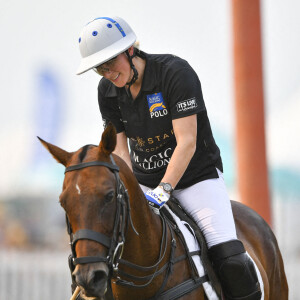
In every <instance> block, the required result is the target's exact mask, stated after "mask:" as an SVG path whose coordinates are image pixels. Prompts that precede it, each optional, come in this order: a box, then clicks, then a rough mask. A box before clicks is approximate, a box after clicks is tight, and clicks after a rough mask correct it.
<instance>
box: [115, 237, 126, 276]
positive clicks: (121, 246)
mask: <svg viewBox="0 0 300 300" xmlns="http://www.w3.org/2000/svg"><path fill="white" fill-rule="evenodd" d="M118 251H120V255H118V257H117V253H118ZM123 251H124V242H123V241H122V242H119V243H118V245H117V247H116V249H115V251H114V254H113V257H112V267H113V269H114V271H115V272H116V271H118V266H119V259H120V258H121V257H122V254H123ZM115 260H117V261H115Z"/></svg>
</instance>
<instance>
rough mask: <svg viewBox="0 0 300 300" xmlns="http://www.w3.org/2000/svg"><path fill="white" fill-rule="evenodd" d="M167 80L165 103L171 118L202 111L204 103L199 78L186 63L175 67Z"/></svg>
mask: <svg viewBox="0 0 300 300" xmlns="http://www.w3.org/2000/svg"><path fill="white" fill-rule="evenodd" d="M166 81H167V87H168V90H167V103H168V106H169V110H170V112H171V115H172V119H179V118H183V117H187V116H190V115H193V114H197V113H199V112H201V111H204V110H205V109H206V108H205V104H204V100H203V95H202V89H201V84H200V80H199V78H198V76H197V74H196V72H195V71H194V70H193V69H192V68H191V67H190V66H189V65H188V66H187V67H181V68H177V70H173V71H172V72H171V73H170V71H169V79H166Z"/></svg>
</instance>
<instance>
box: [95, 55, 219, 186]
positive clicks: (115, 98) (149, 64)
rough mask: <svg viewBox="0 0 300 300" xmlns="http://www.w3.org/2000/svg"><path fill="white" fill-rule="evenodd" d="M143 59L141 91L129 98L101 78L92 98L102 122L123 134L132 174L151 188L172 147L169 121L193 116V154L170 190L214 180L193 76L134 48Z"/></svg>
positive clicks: (215, 152)
mask: <svg viewBox="0 0 300 300" xmlns="http://www.w3.org/2000/svg"><path fill="white" fill-rule="evenodd" d="M140 56H141V57H142V58H144V59H145V60H146V67H145V71H144V77H143V82H142V87H141V91H140V93H139V94H138V96H137V97H136V99H135V100H133V99H132V97H131V96H130V94H128V92H127V91H126V89H125V88H117V87H116V86H114V85H113V84H112V83H111V82H110V81H109V80H107V79H105V78H104V77H103V78H102V79H101V80H100V83H99V86H98V101H99V107H100V111H101V114H102V118H103V122H104V126H106V124H107V123H108V122H109V121H111V122H112V123H113V124H114V125H115V127H116V129H117V132H118V133H120V132H123V131H125V134H126V136H127V137H128V138H129V145H130V156H131V162H132V167H133V171H134V174H135V175H136V177H137V179H138V181H139V183H141V184H143V185H146V186H149V187H152V188H154V187H156V186H157V185H158V184H159V182H160V181H161V179H162V177H163V176H164V174H165V171H166V168H167V166H168V163H169V161H170V159H171V156H172V153H173V151H174V149H175V147H176V138H175V135H174V132H173V127H172V120H175V119H179V118H182V117H186V116H190V115H194V114H197V147H196V152H195V154H194V156H193V158H192V160H191V162H190V164H189V165H188V168H187V170H186V171H185V173H184V175H183V176H182V178H181V179H180V181H179V183H178V184H177V186H176V189H182V188H186V187H189V186H191V185H193V184H195V183H197V182H200V181H202V180H205V179H209V178H217V177H218V173H217V171H216V167H217V168H218V169H219V170H221V171H223V167H222V160H221V157H220V150H219V148H218V147H217V145H216V143H215V140H214V138H213V135H212V131H211V127H210V123H209V120H208V117H207V112H206V108H205V104H204V100H203V96H202V90H201V84H200V81H199V79H198V76H197V74H196V73H195V71H194V70H193V69H192V68H191V66H190V65H189V64H188V63H187V62H186V61H185V60H183V59H181V58H179V57H177V56H174V55H169V54H167V55H165V54H161V55H156V54H155V55H154V54H147V53H145V52H142V51H140Z"/></svg>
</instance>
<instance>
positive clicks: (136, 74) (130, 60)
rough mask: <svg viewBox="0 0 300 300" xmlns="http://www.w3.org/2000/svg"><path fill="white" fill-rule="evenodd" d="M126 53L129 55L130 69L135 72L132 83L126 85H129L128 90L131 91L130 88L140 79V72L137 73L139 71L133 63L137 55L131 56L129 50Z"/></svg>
mask: <svg viewBox="0 0 300 300" xmlns="http://www.w3.org/2000/svg"><path fill="white" fill-rule="evenodd" d="M125 53H126V55H127V58H128V61H129V64H130V67H131V69H132V70H133V76H132V78H131V80H130V82H128V83H126V85H128V90H129V91H130V87H131V86H132V85H133V84H134V83H135V82H136V81H137V79H138V77H139V74H138V71H137V69H136V68H135V66H134V64H133V62H132V59H133V58H134V57H135V56H136V54H135V53H133V55H132V56H130V54H129V52H128V50H126V51H125Z"/></svg>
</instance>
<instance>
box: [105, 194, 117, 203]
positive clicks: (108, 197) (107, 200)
mask: <svg viewBox="0 0 300 300" xmlns="http://www.w3.org/2000/svg"><path fill="white" fill-rule="evenodd" d="M114 195H115V193H114V192H113V191H112V192H109V193H107V194H106V195H105V198H104V201H105V202H107V203H108V202H111V201H112V200H113V199H114Z"/></svg>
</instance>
